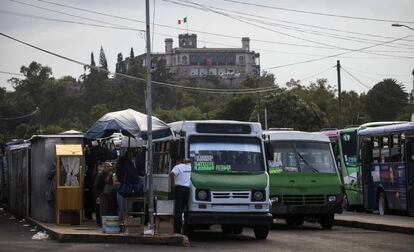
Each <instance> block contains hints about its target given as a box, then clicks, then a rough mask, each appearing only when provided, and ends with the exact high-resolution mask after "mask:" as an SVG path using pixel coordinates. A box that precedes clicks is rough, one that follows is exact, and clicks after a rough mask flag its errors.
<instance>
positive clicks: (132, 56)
mask: <svg viewBox="0 0 414 252" xmlns="http://www.w3.org/2000/svg"><path fill="white" fill-rule="evenodd" d="M129 64H131V65H134V64H135V55H134V48H132V47H131V52H130V53H129Z"/></svg>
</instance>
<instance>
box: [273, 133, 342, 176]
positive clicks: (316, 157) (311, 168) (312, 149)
mask: <svg viewBox="0 0 414 252" xmlns="http://www.w3.org/2000/svg"><path fill="white" fill-rule="evenodd" d="M272 145H273V150H274V159H273V160H269V161H268V162H269V173H270V174H275V173H281V172H314V173H319V172H323V173H334V172H335V165H334V161H333V157H332V153H331V148H330V146H329V143H320V142H302V141H290V142H284V141H275V142H272Z"/></svg>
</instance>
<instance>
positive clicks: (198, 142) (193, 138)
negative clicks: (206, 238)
mask: <svg viewBox="0 0 414 252" xmlns="http://www.w3.org/2000/svg"><path fill="white" fill-rule="evenodd" d="M169 125H170V126H171V129H172V130H173V132H174V135H175V139H176V140H175V143H174V144H172V145H171V148H170V153H173V154H172V155H171V162H170V163H171V166H170V169H171V167H172V165H173V164H174V163H175V161H176V159H179V158H184V157H185V158H188V159H190V160H191V164H192V173H191V188H190V199H189V203H188V209H187V214H186V216H187V217H186V220H185V226H186V228H187V230H188V231H189V232H191V231H192V230H194V229H197V228H198V227H202V226H210V225H213V224H219V225H221V227H222V231H223V232H224V233H232V234H240V233H242V232H243V227H245V226H249V227H252V228H253V230H254V234H255V236H256V238H257V239H266V237H267V235H268V233H269V229H270V225H271V223H272V221H273V219H272V216H271V215H270V214H269V177H268V174H267V172H266V162H265V154H264V148H265V147H264V143H263V138H262V129H261V125H260V124H259V123H250V122H238V121H180V122H174V123H170V124H169Z"/></svg>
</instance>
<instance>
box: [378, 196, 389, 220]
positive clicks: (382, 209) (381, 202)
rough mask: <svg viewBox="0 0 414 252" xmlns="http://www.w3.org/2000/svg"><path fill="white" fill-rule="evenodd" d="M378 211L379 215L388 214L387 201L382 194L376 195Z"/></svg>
mask: <svg viewBox="0 0 414 252" xmlns="http://www.w3.org/2000/svg"><path fill="white" fill-rule="evenodd" d="M378 211H379V214H380V215H385V214H386V213H387V212H388V205H387V199H386V198H385V194H384V192H380V193H379V194H378Z"/></svg>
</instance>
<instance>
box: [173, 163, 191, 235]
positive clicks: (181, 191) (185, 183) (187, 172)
mask: <svg viewBox="0 0 414 252" xmlns="http://www.w3.org/2000/svg"><path fill="white" fill-rule="evenodd" d="M190 179H191V161H190V160H188V159H184V160H179V161H178V164H177V165H176V166H174V167H173V169H172V170H171V187H172V188H173V191H174V200H175V201H174V233H179V234H180V233H181V228H182V226H183V223H182V222H183V220H182V215H183V212H184V209H185V208H186V207H187V203H188V197H189V193H190Z"/></svg>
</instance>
